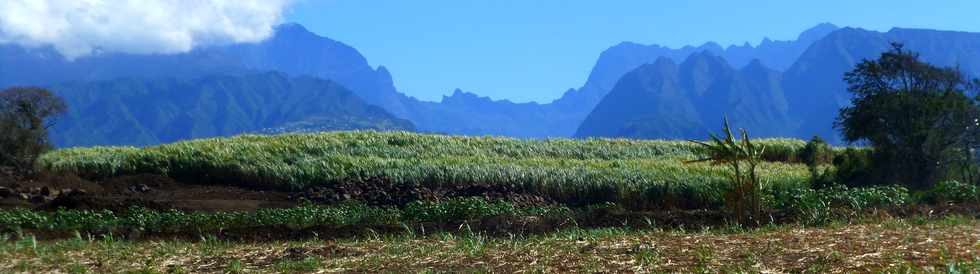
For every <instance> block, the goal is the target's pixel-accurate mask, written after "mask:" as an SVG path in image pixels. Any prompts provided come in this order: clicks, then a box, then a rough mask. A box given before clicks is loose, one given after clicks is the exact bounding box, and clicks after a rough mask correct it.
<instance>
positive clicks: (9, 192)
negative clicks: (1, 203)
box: [0, 187, 17, 198]
mask: <svg viewBox="0 0 980 274" xmlns="http://www.w3.org/2000/svg"><path fill="white" fill-rule="evenodd" d="M14 195H17V191H14V190H13V189H10V188H6V187H0V198H7V197H11V196H14Z"/></svg>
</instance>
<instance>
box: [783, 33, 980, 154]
mask: <svg viewBox="0 0 980 274" xmlns="http://www.w3.org/2000/svg"><path fill="white" fill-rule="evenodd" d="M892 42H900V43H903V44H905V48H906V49H908V50H912V51H916V52H918V53H919V54H921V57H922V59H923V60H925V61H926V62H929V63H932V64H935V65H940V66H958V67H959V68H960V69H962V70H963V71H964V72H965V73H967V75H972V76H973V77H976V76H980V74H978V73H980V33H968V32H954V31H937V30H923V29H901V28H895V29H892V30H890V31H888V32H885V33H882V32H876V31H868V30H863V29H856V28H845V29H841V30H839V31H836V32H834V33H832V34H830V35H828V36H827V37H825V38H824V39H821V40H820V41H818V42H816V43H814V44H813V46H812V47H810V49H808V50H807V51H806V52H805V53H804V54H803V55H802V56H800V58H799V60H797V62H796V63H795V64H793V66H792V67H790V68H789V70H787V71H786V73H785V76H784V80H783V87H784V89H785V90H786V96H787V99H788V102H789V106H790V110H791V113H792V115H793V116H794V117H795V118H796V119H798V120H800V121H801V123H802V126H801V128H800V130H799V133H798V135H797V136H798V137H808V136H812V135H815V134H816V135H821V136H824V137H826V138H828V139H830V140H840V139H839V138H838V136H837V134H836V132H835V131H834V130H833V128H832V125H833V121H834V118H835V117H836V115H837V113H838V109H840V108H841V107H844V106H847V105H849V104H850V98H851V96H850V94H849V93H848V92H847V85H846V83H844V81H843V76H844V73H845V72H847V71H850V70H852V69H853V67H854V65H856V64H857V63H858V62H860V61H861V60H863V59H874V58H877V57H878V56H879V55H880V54H881V52H883V51H887V50H889V49H890V48H891V46H890V44H891V43H892Z"/></svg>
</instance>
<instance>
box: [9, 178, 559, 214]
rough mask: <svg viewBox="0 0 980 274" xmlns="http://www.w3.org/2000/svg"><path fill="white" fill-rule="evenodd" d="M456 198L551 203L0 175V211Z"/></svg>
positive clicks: (470, 189)
mask: <svg viewBox="0 0 980 274" xmlns="http://www.w3.org/2000/svg"><path fill="white" fill-rule="evenodd" d="M452 197H485V198H489V199H504V200H507V201H510V202H513V203H515V204H517V205H543V204H551V203H552V202H551V201H549V200H547V199H545V198H543V197H541V196H536V195H531V194H526V193H522V192H521V190H519V189H517V188H516V187H513V186H499V185H491V184H475V185H469V186H459V187H455V188H447V189H432V188H427V187H420V186H406V185H397V184H393V183H390V181H387V180H381V179H372V180H368V181H363V182H340V183H336V184H331V185H329V186H323V187H314V188H309V189H305V190H302V191H281V190H271V189H257V188H249V187H240V186H230V185H208V184H206V183H185V182H181V181H177V180H174V179H172V178H170V177H166V176H160V175H153V174H141V175H129V176H119V177H114V178H110V179H107V180H103V181H90V180H85V179H82V178H79V177H77V176H74V175H54V174H40V175H37V176H33V177H32V178H27V177H18V176H13V175H11V174H9V173H8V174H4V173H2V172H0V208H15V207H20V208H32V209H41V210H51V209H57V208H67V209H110V210H123V209H127V208H129V207H130V206H142V207H146V208H151V209H161V210H166V209H177V210H185V211H209V212H214V211H254V210H256V209H261V208H283V207H292V206H296V205H299V204H301V203H304V202H312V203H317V204H334V203H338V202H343V201H347V200H358V201H361V202H364V203H366V204H368V205H374V206H403V205H405V204H407V203H409V202H412V201H416V200H428V201H438V200H441V199H447V198H452Z"/></svg>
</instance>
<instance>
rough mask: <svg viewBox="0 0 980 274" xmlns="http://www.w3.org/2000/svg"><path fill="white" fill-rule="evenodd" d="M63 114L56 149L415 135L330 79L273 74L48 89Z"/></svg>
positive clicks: (401, 122)
mask: <svg viewBox="0 0 980 274" xmlns="http://www.w3.org/2000/svg"><path fill="white" fill-rule="evenodd" d="M52 89H53V90H54V91H55V93H56V94H57V95H59V96H60V97H62V98H64V99H65V101H66V103H67V104H68V106H69V111H68V113H67V115H65V117H62V118H61V119H60V120H59V121H58V123H57V124H56V126H55V127H54V128H53V129H52V141H53V142H54V143H55V144H56V145H58V146H94V145H135V146H144V145H153V144H159V143H168V142H173V141H177V140H186V139H195V138H204V137H214V136H228V135H235V134H241V133H281V132H305V131H320V130H359V129H370V130H408V131H411V130H414V126H413V125H412V124H411V122H409V121H407V120H403V119H399V118H397V117H395V116H393V115H391V114H389V113H388V112H386V111H384V110H383V109H381V108H380V107H377V106H374V105H370V104H368V103H366V102H364V100H362V99H361V98H360V97H359V96H357V95H354V93H352V92H351V91H349V90H347V89H346V88H344V87H343V86H340V85H338V84H337V83H335V82H332V81H329V80H322V79H318V78H313V77H308V76H299V77H289V76H287V75H285V74H282V73H278V72H266V73H257V74H243V75H235V76H228V75H214V76H206V77H203V78H195V79H177V78H159V79H153V80H147V79H137V78H122V79H116V80H101V81H92V82H68V83H63V84H58V85H55V86H53V88H52Z"/></svg>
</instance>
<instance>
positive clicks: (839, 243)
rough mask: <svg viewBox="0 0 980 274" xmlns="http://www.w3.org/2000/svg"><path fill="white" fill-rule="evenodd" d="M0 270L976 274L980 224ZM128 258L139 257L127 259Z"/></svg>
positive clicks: (465, 244)
mask: <svg viewBox="0 0 980 274" xmlns="http://www.w3.org/2000/svg"><path fill="white" fill-rule="evenodd" d="M0 257H3V258H8V260H0V272H25V273H41V272H45V273H47V272H76V273H82V272H86V271H87V272H96V273H109V272H113V273H115V272H129V271H141V273H152V272H161V273H163V272H166V273H330V272H341V273H362V272H370V273H377V272H385V273H387V272H393V273H413V272H432V271H434V272H479V273H495V272H501V273H515V272H538V273H583V272H587V273H637V272H640V273H646V272H653V273H978V272H977V271H980V223H977V220H976V219H972V218H947V219H939V220H932V221H916V220H905V219H884V220H880V221H876V222H871V223H859V224H844V225H841V226H831V227H824V228H808V227H799V226H783V227H775V228H768V229H757V230H749V231H739V232H726V231H679V230H671V231H661V230H622V229H596V230H592V229H569V230H563V231H561V232H557V233H551V234H546V235H538V236H529V237H516V238H515V237H487V236H485V235H481V234H462V235H460V234H435V235H428V236H421V235H417V234H413V233H406V234H403V235H401V236H397V237H380V236H378V237H366V238H355V239H349V240H331V239H315V238H314V239H307V240H304V241H272V242H238V241H234V242H226V241H222V240H203V241H182V240H172V239H162V240H151V241H124V240H123V241H120V240H106V239H98V238H96V239H86V238H84V237H83V238H77V239H69V240H59V241H38V242H36V243H33V242H24V241H19V242H6V243H4V242H0ZM134 258H141V259H138V260H134Z"/></svg>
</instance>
